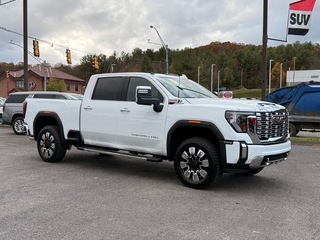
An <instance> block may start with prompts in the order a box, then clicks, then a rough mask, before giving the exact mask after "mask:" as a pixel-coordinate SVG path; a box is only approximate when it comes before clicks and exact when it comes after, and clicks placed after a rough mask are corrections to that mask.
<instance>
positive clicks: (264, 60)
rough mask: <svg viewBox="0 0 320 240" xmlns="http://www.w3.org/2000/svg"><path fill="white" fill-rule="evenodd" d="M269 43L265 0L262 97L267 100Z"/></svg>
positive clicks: (266, 1)
mask: <svg viewBox="0 0 320 240" xmlns="http://www.w3.org/2000/svg"><path fill="white" fill-rule="evenodd" d="M267 45H268V0H263V34H262V69H261V73H262V86H261V99H262V100H266V80H267Z"/></svg>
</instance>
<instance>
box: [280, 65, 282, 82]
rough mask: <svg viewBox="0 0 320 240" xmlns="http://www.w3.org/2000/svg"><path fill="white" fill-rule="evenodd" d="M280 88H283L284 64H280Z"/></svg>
mask: <svg viewBox="0 0 320 240" xmlns="http://www.w3.org/2000/svg"><path fill="white" fill-rule="evenodd" d="M280 88H282V63H281V64H280Z"/></svg>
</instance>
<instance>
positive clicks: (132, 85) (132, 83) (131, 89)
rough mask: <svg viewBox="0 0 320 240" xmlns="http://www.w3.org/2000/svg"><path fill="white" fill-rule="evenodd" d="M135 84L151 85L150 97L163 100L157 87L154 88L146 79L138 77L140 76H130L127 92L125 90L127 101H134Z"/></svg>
mask: <svg viewBox="0 0 320 240" xmlns="http://www.w3.org/2000/svg"><path fill="white" fill-rule="evenodd" d="M137 86H149V87H151V92H152V97H153V98H159V99H160V101H161V102H162V101H163V97H162V95H161V94H160V92H159V91H158V89H156V88H155V86H153V85H152V84H151V83H150V82H149V81H148V80H147V79H145V78H140V77H132V78H130V82H129V86H128V92H127V97H126V100H127V101H135V100H136V89H137Z"/></svg>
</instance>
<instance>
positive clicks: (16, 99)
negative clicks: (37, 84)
mask: <svg viewBox="0 0 320 240" xmlns="http://www.w3.org/2000/svg"><path fill="white" fill-rule="evenodd" d="M28 96H29V94H15V95H10V96H9V97H8V98H7V100H6V103H23V101H24V100H25V99H26V98H27V97H28Z"/></svg>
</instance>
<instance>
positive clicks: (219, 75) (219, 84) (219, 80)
mask: <svg viewBox="0 0 320 240" xmlns="http://www.w3.org/2000/svg"><path fill="white" fill-rule="evenodd" d="M219 92H220V70H219V71H218V93H219Z"/></svg>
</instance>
